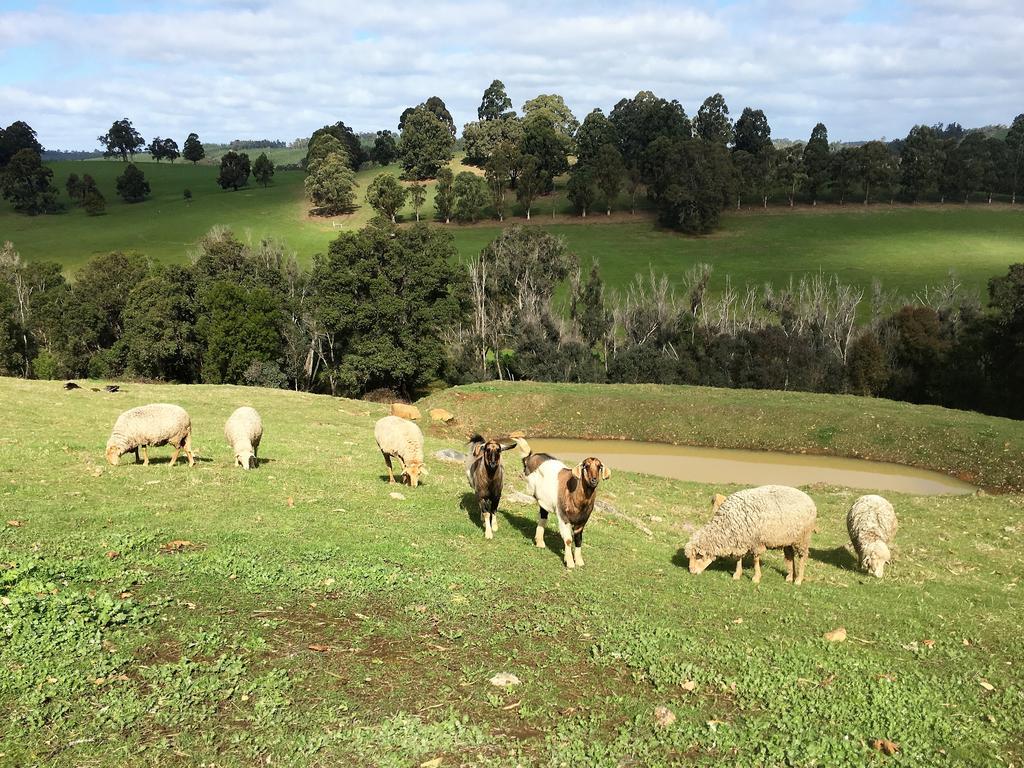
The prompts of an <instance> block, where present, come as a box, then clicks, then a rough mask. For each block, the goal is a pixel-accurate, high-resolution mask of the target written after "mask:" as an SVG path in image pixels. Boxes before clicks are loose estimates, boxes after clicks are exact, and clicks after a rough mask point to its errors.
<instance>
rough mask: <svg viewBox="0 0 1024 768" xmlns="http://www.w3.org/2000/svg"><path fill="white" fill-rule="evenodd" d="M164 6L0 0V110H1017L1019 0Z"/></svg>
mask: <svg viewBox="0 0 1024 768" xmlns="http://www.w3.org/2000/svg"><path fill="white" fill-rule="evenodd" d="M823 6H827V7H823ZM166 7H167V8H172V7H173V11H171V10H160V11H157V10H147V6H146V5H145V4H141V5H138V4H135V5H133V4H128V3H125V5H124V8H125V9H126V10H125V11H124V12H122V13H114V14H109V13H107V14H102V15H100V14H97V15H87V14H86V15H83V14H78V13H74V12H72V11H69V10H62V9H61V8H60V7H59V6H56V5H51V4H45V5H40V6H39V8H38V10H36V11H31V12H26V11H18V12H9V13H3V12H0V65H2V66H3V69H0V105H2V106H3V109H2V112H3V114H4V115H5V116H8V115H9V116H10V117H9V119H24V120H26V121H27V122H29V123H30V124H32V125H33V126H34V127H35V128H36V130H37V131H38V132H39V134H40V138H41V140H42V141H43V143H44V144H45V145H46V146H51V147H68V148H71V147H75V148H81V147H91V146H94V144H95V141H94V137H95V136H96V135H97V134H99V133H101V132H102V131H103V130H105V129H106V127H108V126H109V125H110V123H111V122H112V121H113V120H115V119H118V118H120V117H123V116H126V115H127V116H129V117H130V118H131V119H132V120H133V121H134V122H135V124H136V127H137V128H139V130H140V131H142V132H143V134H144V135H145V136H146V137H147V138H150V137H152V136H154V135H157V134H160V135H171V136H175V137H179V138H184V136H185V134H187V133H188V132H189V131H192V130H195V131H197V132H199V134H200V135H201V136H202V137H203V138H205V139H209V140H229V139H232V138H236V137H243V136H250V137H268V138H284V139H291V138H295V137H297V136H302V135H308V134H309V133H310V132H311V131H312V130H313V129H315V128H317V127H319V126H320V125H322V124H324V123H327V122H334V121H336V120H338V119H342V120H344V121H345V122H346V123H348V124H349V125H352V126H354V127H356V128H357V129H366V130H372V129H377V128H384V127H387V128H392V129H394V128H395V127H396V126H395V124H396V123H397V121H398V116H399V114H400V113H401V111H402V109H403V108H404V107H405V106H408V105H411V104H415V103H418V102H420V101H422V100H423V99H425V98H426V97H428V96H430V95H434V94H436V95H439V96H441V97H442V98H443V99H445V101H446V103H447V104H448V107H449V109H450V110H451V111H452V113H453V115H454V117H455V120H456V123H457V124H459V125H461V124H463V123H465V122H467V121H468V120H471V119H474V118H475V116H476V107H477V105H478V103H479V100H480V95H481V94H482V92H483V90H484V88H485V87H486V86H487V85H488V84H489V83H490V81H491V80H492V79H493V78H499V79H501V80H503V81H504V83H505V85H506V87H507V88H508V91H509V95H510V96H511V97H512V99H513V101H514V102H515V105H516V107H517V108H519V107H520V106H521V105H522V103H523V102H524V101H526V100H527V99H529V98H532V97H533V96H535V95H536V94H538V93H552V92H554V93H560V94H562V95H563V96H564V97H565V98H566V100H567V102H568V103H569V104H570V105H571V106H572V107H573V109H574V111H576V113H577V115H578V116H579V117H582V116H583V115H585V114H586V113H587V112H589V111H590V110H591V109H592V108H594V107H601V108H602V109H604V110H605V111H606V112H607V111H608V110H610V109H611V107H612V106H613V105H614V103H615V102H616V101H618V99H620V98H622V97H624V96H630V95H633V94H635V93H636V92H637V91H638V90H653V91H654V92H655V93H657V94H658V95H660V96H664V97H666V98H670V99H672V98H675V99H678V100H679V101H680V102H682V103H683V105H684V106H685V107H686V109H687V112H688V113H689V114H691V115H692V114H694V113H695V112H696V110H697V107H698V106H699V105H700V103H701V101H703V99H704V98H705V97H706V96H707V95H709V94H711V93H714V92H716V91H718V92H721V93H722V94H723V95H724V96H725V97H726V100H727V102H728V103H729V104H730V105H731V110H732V113H733V115H734V116H737V115H738V114H739V113H740V111H741V110H742V109H743V107H744V106H748V105H749V106H754V107H758V108H761V109H764V110H765V112H766V114H767V115H768V118H769V121H770V123H771V125H772V133H773V135H775V136H790V137H795V138H804V137H806V136H807V135H809V133H810V130H811V128H812V127H813V125H814V123H815V122H817V121H818V120H821V121H823V122H825V123H826V125H827V126H828V127H829V130H830V135H831V136H832V137H833V138H848V139H852V138H871V137H877V136H883V135H885V136H890V137H891V136H897V135H904V134H905V133H906V131H907V130H908V129H909V128H910V127H911V126H912V125H913V124H915V123H920V122H924V123H931V122H937V121H940V120H942V121H949V120H958V121H960V122H961V123H963V124H965V125H978V124H984V123H990V122H1004V123H1005V122H1008V121H1009V120H1011V119H1012V118H1013V116H1014V115H1015V114H1017V113H1018V112H1020V111H1021V110H1022V109H1024V104H1022V102H1024V99H1022V96H1024V93H1022V89H1021V88H1020V86H1019V82H1020V81H1019V79H1018V72H1019V65H1018V63H1017V59H1018V56H1019V41H1020V40H1022V39H1024V8H1018V7H1017V4H1011V3H1005V2H996V1H995V0H993V1H991V2H989V1H988V0H955V1H954V0H908V1H907V2H905V3H902V4H889V5H887V6H885V7H881V6H880V4H878V3H877V2H869V1H868V0H841V1H839V2H833V3H829V4H821V3H818V2H812V1H811V0H774V1H773V0H739V1H738V2H733V3H728V4H725V5H722V6H721V7H718V6H716V5H714V4H713V3H711V2H710V0H706V1H705V2H700V3H689V4H683V3H642V2H625V3H607V4H605V3H583V2H577V3H571V4H569V5H566V4H550V3H540V2H536V1H535V0H526V1H525V2H523V1H520V2H515V3H513V2H511V0H485V2H480V3H475V2H469V1H468V0H448V1H447V2H441V3H438V4H435V5H432V6H430V7H429V8H427V7H423V8H414V7H411V6H409V5H408V4H398V3H395V2H393V0H379V1H378V2H375V3H362V4H349V3H324V2H321V0H293V1H292V2H288V0H263V1H261V2H257V1H254V0H219V2H200V0H184V1H183V2H179V3H177V4H175V5H174V6H166ZM40 62H46V63H45V65H44V64H41V63H40Z"/></svg>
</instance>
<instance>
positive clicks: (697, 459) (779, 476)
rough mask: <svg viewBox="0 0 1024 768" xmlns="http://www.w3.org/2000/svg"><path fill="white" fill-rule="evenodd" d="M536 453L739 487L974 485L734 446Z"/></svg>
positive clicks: (889, 467) (620, 444)
mask: <svg viewBox="0 0 1024 768" xmlns="http://www.w3.org/2000/svg"><path fill="white" fill-rule="evenodd" d="M530 446H531V447H532V448H533V450H534V451H537V452H541V451H543V452H545V453H550V454H551V455H552V456H557V457H558V458H559V459H562V460H563V461H565V462H566V463H569V462H573V461H579V460H581V459H583V458H585V457H586V456H597V457H598V458H599V459H601V461H603V462H604V463H605V464H606V465H607V466H608V467H610V468H611V469H613V470H615V469H621V470H624V471H627V472H644V473H646V474H649V475H660V476H661V477H669V478H673V479H675V480H690V481H696V482H701V483H730V484H739V485H769V484H779V485H792V486H800V485H809V484H811V483H827V484H828V485H840V486H844V487H847V488H856V489H858V490H871V491H896V492H898V493H914V494H920V495H934V494H968V493H973V492H974V491H975V490H977V489H976V488H975V487H974V486H972V485H968V484H967V483H964V482H961V481H960V480H957V479H955V478H952V477H948V476H946V475H943V474H941V473H939V472H929V471H928V470H924V469H916V468H914V467H905V466H903V465H902V464H888V463H885V462H881V461H867V460H864V459H847V458H838V457H835V456H808V455H805V454H790V453H776V452H771V451H742V450H734V449H731V448H691V447H688V446H681V445H667V444H662V443H644V442H639V441H631V440H559V439H550V440H549V439H545V438H536V439H534V438H530Z"/></svg>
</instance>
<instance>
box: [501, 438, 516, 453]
mask: <svg viewBox="0 0 1024 768" xmlns="http://www.w3.org/2000/svg"><path fill="white" fill-rule="evenodd" d="M499 445H501V450H502V452H503V453H504V452H505V451H511V450H512V449H513V448H515V447H516V443H515V442H509V441H508V440H502V441H501V442H500V443H499Z"/></svg>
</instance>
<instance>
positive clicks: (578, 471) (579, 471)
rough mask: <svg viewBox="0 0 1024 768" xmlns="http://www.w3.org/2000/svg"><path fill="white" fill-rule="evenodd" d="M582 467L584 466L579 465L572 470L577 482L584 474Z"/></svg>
mask: <svg viewBox="0 0 1024 768" xmlns="http://www.w3.org/2000/svg"><path fill="white" fill-rule="evenodd" d="M582 466H583V465H582V464H577V465H576V466H575V467H573V468H572V476H573V477H575V478H576V479H577V480H579V479H580V475H582V474H583V470H582V469H581V467H582Z"/></svg>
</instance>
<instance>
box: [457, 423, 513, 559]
mask: <svg viewBox="0 0 1024 768" xmlns="http://www.w3.org/2000/svg"><path fill="white" fill-rule="evenodd" d="M515 445H516V444H515V443H514V442H511V441H508V440H505V441H500V440H485V439H484V438H483V437H482V436H480V435H473V437H471V438H470V439H469V455H468V456H466V477H467V478H468V479H469V487H470V488H472V489H473V491H474V492H475V493H476V504H477V507H478V508H479V509H480V521H481V522H482V523H483V526H484V538H485V539H493V538H494V532H495V531H496V530H497V529H498V504H499V502H500V501H501V489H502V485H503V483H504V481H505V470H504V468H503V467H502V465H501V454H502V452H503V451H507V450H508V449H509V448H514V447H515Z"/></svg>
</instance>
